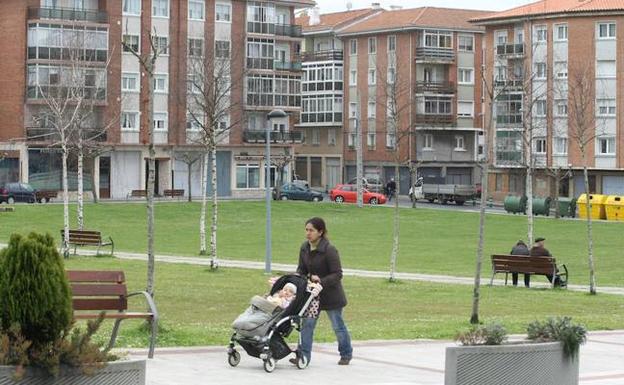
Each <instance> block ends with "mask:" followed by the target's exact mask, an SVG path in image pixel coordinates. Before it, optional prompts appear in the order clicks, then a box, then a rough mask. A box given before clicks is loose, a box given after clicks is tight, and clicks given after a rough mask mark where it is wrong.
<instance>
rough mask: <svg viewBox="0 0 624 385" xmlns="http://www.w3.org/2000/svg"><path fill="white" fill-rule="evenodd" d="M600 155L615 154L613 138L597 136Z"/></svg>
mask: <svg viewBox="0 0 624 385" xmlns="http://www.w3.org/2000/svg"><path fill="white" fill-rule="evenodd" d="M598 153H599V154H600V155H615V138H598Z"/></svg>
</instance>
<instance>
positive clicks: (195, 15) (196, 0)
mask: <svg viewBox="0 0 624 385" xmlns="http://www.w3.org/2000/svg"><path fill="white" fill-rule="evenodd" d="M204 7H205V3H204V0H189V2H188V18H189V20H204Z"/></svg>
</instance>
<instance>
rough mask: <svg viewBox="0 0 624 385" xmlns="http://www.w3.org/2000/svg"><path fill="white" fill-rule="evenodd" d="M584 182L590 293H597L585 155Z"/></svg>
mask: <svg viewBox="0 0 624 385" xmlns="http://www.w3.org/2000/svg"><path fill="white" fill-rule="evenodd" d="M583 184H584V185H585V196H586V197H587V205H586V209H585V214H586V215H587V258H588V262H589V294H596V272H595V270H594V237H593V234H592V233H593V229H592V217H591V211H592V209H591V200H590V199H589V194H590V192H589V174H588V172H587V165H586V164H585V157H583Z"/></svg>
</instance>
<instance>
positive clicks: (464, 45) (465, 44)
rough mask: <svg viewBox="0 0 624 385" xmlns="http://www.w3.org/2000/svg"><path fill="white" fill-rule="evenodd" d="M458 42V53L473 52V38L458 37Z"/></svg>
mask: <svg viewBox="0 0 624 385" xmlns="http://www.w3.org/2000/svg"><path fill="white" fill-rule="evenodd" d="M458 41H459V43H458V44H459V47H458V49H459V50H460V51H465V52H474V36H467V35H459V37H458Z"/></svg>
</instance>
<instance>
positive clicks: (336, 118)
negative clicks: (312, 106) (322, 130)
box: [301, 112, 342, 124]
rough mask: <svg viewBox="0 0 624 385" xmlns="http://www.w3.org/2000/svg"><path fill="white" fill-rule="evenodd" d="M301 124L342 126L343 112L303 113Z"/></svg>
mask: <svg viewBox="0 0 624 385" xmlns="http://www.w3.org/2000/svg"><path fill="white" fill-rule="evenodd" d="M301 123H302V124H309V123H327V124H342V112H302V113H301Z"/></svg>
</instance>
